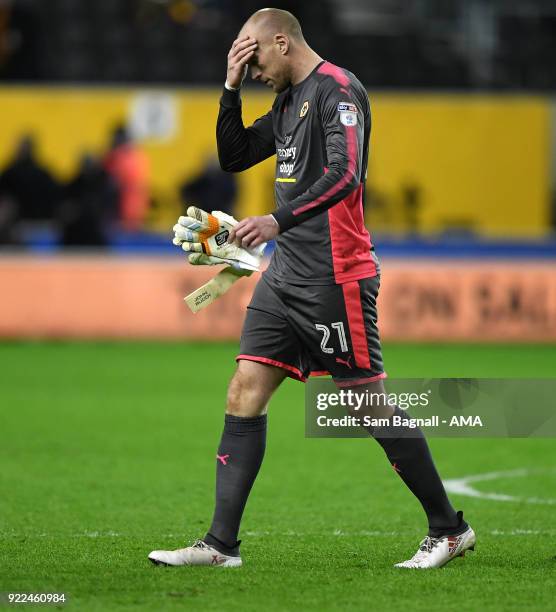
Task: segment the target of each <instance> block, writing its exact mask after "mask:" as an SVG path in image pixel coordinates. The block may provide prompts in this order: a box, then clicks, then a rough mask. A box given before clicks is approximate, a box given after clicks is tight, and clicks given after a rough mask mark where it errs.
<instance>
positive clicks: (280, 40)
mask: <svg viewBox="0 0 556 612" xmlns="http://www.w3.org/2000/svg"><path fill="white" fill-rule="evenodd" d="M274 44H275V45H277V46H278V50H279V51H280V53H281V54H282V55H286V53H287V52H288V50H289V48H290V40H289V38H288V37H287V36H286V35H285V34H275V35H274Z"/></svg>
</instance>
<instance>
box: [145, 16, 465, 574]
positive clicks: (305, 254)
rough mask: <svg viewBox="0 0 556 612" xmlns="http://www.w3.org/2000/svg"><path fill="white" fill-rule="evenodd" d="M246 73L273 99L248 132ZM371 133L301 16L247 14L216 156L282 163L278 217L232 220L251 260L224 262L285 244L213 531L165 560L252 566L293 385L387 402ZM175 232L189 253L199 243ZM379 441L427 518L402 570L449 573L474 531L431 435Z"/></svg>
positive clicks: (237, 410)
mask: <svg viewBox="0 0 556 612" xmlns="http://www.w3.org/2000/svg"><path fill="white" fill-rule="evenodd" d="M247 70H249V71H250V73H251V77H252V78H253V79H254V80H256V81H260V82H262V83H264V84H265V85H266V86H267V87H270V88H271V89H272V90H273V91H274V92H275V93H276V97H275V100H274V103H273V105H272V109H271V110H270V111H269V112H268V113H267V114H266V115H264V116H263V117H261V118H259V119H258V120H257V121H255V123H254V124H253V125H251V126H250V127H247V128H246V127H244V125H243V121H242V110H241V97H240V87H241V84H242V81H243V78H244V76H245V73H246V72H247ZM370 129H371V116H370V108H369V100H368V96H367V92H366V91H365V89H364V88H363V86H362V85H361V83H360V82H359V81H358V80H357V78H356V77H355V76H354V75H353V74H352V73H350V72H349V71H347V70H345V69H343V68H339V67H337V66H335V65H333V64H331V63H330V62H327V61H324V60H323V59H322V58H320V57H319V56H318V55H317V54H316V53H315V52H314V51H313V50H312V49H311V48H310V47H309V46H308V45H307V43H306V42H305V39H304V38H303V35H302V32H301V28H300V25H299V22H298V21H297V20H296V19H295V17H294V16H293V15H291V14H290V13H288V12H286V11H282V10H278V9H263V10H261V11H258V12H257V13H255V14H254V15H252V16H251V17H250V18H249V20H248V21H247V22H246V23H245V25H244V26H243V28H242V30H241V32H240V33H239V36H238V38H237V39H236V40H235V41H234V43H233V44H232V47H231V50H230V52H229V54H228V72H227V79H226V83H225V88H224V91H223V93H222V97H221V100H220V112H219V116H218V121H217V142H218V153H219V159H220V164H221V166H222V168H223V169H224V170H227V171H229V172H240V171H243V170H246V169H247V168H250V167H251V166H253V165H255V164H257V163H259V162H261V161H263V160H264V159H267V158H268V157H271V156H274V155H276V173H275V199H276V210H275V211H274V212H273V213H272V214H271V215H265V216H261V217H250V218H248V219H244V220H242V221H240V222H239V223H237V224H235V225H234V224H233V223H232V226H231V227H230V228H229V229H228V236H227V239H228V240H227V244H228V245H229V246H230V247H233V248H236V249H237V248H238V247H240V248H241V249H242V250H243V252H242V251H237V250H236V251H235V252H234V251H233V250H231V251H229V252H227V255H226V253H224V252H222V253H221V255H223V259H229V260H230V261H231V262H232V265H234V266H236V268H239V269H240V270H242V272H244V271H247V272H248V271H249V270H245V269H244V267H245V265H249V263H251V264H252V268H251V269H254V268H256V267H257V266H256V265H254V264H253V261H252V260H249V261H247V259H249V257H254V258H255V259H256V258H257V257H258V256H260V251H259V252H257V249H260V248H261V246H262V245H264V243H265V242H266V241H268V240H271V239H276V250H275V252H274V255H273V257H272V260H271V262H270V265H269V268H268V270H267V271H266V272H265V273H264V274H263V276H262V278H261V279H260V280H259V283H258V284H257V287H256V289H255V292H254V294H253V297H252V300H251V303H250V305H249V307H248V309H247V315H246V318H245V322H244V326H243V331H242V334H241V343H240V352H239V355H238V356H237V361H238V367H237V370H236V373H235V374H234V376H233V378H232V380H231V382H230V386H229V390H228V399H227V408H226V415H225V422H224V432H223V434H222V438H221V442H220V446H219V448H218V451H217V454H216V505H215V510H214V515H213V519H212V524H211V525H210V527H209V529H208V532H207V533H206V535H205V536H204V537H203V539H202V540H198V541H197V542H195V544H193V545H192V546H189V547H186V548H181V549H177V550H173V551H163V550H158V551H153V552H152V553H151V554H150V555H149V558H150V559H151V560H152V561H153V562H154V563H158V564H164V565H214V566H222V567H234V566H235V567H237V566H240V565H241V564H242V559H241V556H240V542H239V540H238V534H239V527H240V521H241V517H242V514H243V510H244V507H245V504H246V502H247V498H248V495H249V492H250V490H251V487H252V485H253V483H254V481H255V478H256V476H257V473H258V471H259V467H260V465H261V463H262V460H263V455H264V451H265V440H266V429H267V414H266V413H267V406H268V403H269V401H270V399H271V397H272V394H273V393H274V391H275V390H276V388H277V387H278V386H279V385H280V384H281V382H282V381H283V380H284V378H285V377H287V376H289V377H292V378H294V379H296V380H300V381H305V380H306V378H307V377H308V376H309V375H310V374H311V373H315V372H317V373H330V374H331V375H332V377H333V379H334V381H335V383H336V384H337V385H338V386H339V387H350V388H354V389H368V390H369V392H370V393H376V394H381V393H382V394H383V393H385V391H384V385H383V378H385V376H386V375H385V373H384V368H383V363H382V354H381V347H380V340H379V334H378V329H377V305H376V298H377V295H378V289H379V283H380V270H379V265H378V260H377V258H376V256H375V253H374V248H373V246H372V244H371V240H370V236H369V234H368V232H367V230H366V229H365V226H364V222H363V194H364V185H365V179H366V174H367V158H368V153H369V135H370ZM191 212H194V211H191ZM187 223H189V222H186V224H187ZM214 223H216V222H214ZM184 229H187V231H192V230H191V228H190V227H189V226H188V227H187V228H184ZM178 230H179V231H180V232H181V230H180V228H178ZM218 231H220V228H219V230H218ZM178 233H179V232H177V235H176V239H177V241H178V243H180V244H182V243H183V242H191V241H187V240H185V238H184V237H183V236H185V234H184V233H181V234H179V235H178ZM215 235H216V234H215ZM221 238H222V237H221ZM221 238H220V240H221ZM194 242H196V244H197V246H196V247H195V249H197V251H199V253H200V255H199V254H198V255H194V256H193V259H194V261H195V262H196V263H201V264H202V263H216V262H217V261H218V259H210V257H214V256H215V255H214V254H213V255H211V254H210V251H211V244H208V245H205V248H203V246H202V240H201V246H199V240H197V241H194ZM214 242H215V240H214ZM189 246H190V245H186V248H189ZM207 246H208V249H207V248H206V247H207ZM189 250H191V249H190V248H189ZM232 269H233V268H232ZM392 414H397V415H404V412H403V411H401V410H400V409H399V408H397V407H396V408H392V407H390V406H384V405H383V406H378V407H376V412H375V414H374V415H373V416H379V417H387V418H389V417H390V416H391V415H392ZM370 433H371V434H372V435H373V437H374V438H375V439H376V440H377V442H378V443H379V444H380V445H381V446H382V448H383V449H384V451H385V453H386V456H387V458H388V460H389V461H390V463H391V465H392V466H393V468H394V469H395V470H396V472H397V473H398V474H399V476H400V478H401V480H402V481H403V482H404V484H405V485H406V486H407V487H409V489H410V490H411V492H412V493H413V494H414V495H415V496H416V498H417V499H418V500H419V502H420V503H421V505H422V507H423V510H424V512H425V515H426V519H427V524H428V533H427V535H426V536H425V538H424V539H423V541H422V542H421V544H420V545H419V547H418V550H417V552H416V553H415V554H414V555H413V556H412V557H411V558H409V559H408V560H406V561H403V562H401V563H398V564H397V567H402V568H419V569H421V568H435V567H440V566H442V565H444V564H446V563H448V562H449V561H451V560H452V559H453V558H454V557H456V556H462V555H463V554H464V553H465V551H466V550H467V549H471V548H473V546H474V544H475V534H474V532H473V530H472V529H471V527H469V525H468V524H467V523H466V522H465V520H464V519H463V515H462V513H461V512H456V511H455V510H454V508H453V507H452V505H451V504H450V501H449V500H448V497H447V495H446V492H445V490H444V487H443V485H442V481H441V480H440V477H439V475H438V473H437V471H436V468H435V466H434V463H433V460H432V457H431V454H430V452H429V449H428V445H427V442H426V440H425V438H424V436H423V435H422V433H421V432H419V430H417V433H416V430H414V429H413V430H408V429H407V428H405V427H396V428H394V427H393V426H389V427H384V428H380V430H378V431H372V432H370ZM387 519H388V517H384V520H385V521H386V520H387Z"/></svg>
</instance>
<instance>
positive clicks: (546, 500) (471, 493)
mask: <svg viewBox="0 0 556 612" xmlns="http://www.w3.org/2000/svg"><path fill="white" fill-rule="evenodd" d="M546 472H549V473H553V471H552V470H528V469H525V468H520V469H516V470H507V471H503V472H486V473H485V474H473V475H471V476H464V477H463V478H450V479H448V480H444V487H445V488H446V491H447V492H448V493H455V494H457V495H465V496H467V497H475V498H478V499H489V500H493V501H502V502H518V503H525V504H548V505H554V504H556V499H552V498H550V497H520V496H516V495H506V494H505V493H489V492H487V491H479V490H478V489H475V487H473V486H472V484H471V483H474V482H483V481H487V480H497V479H498V478H524V477H526V476H529V475H531V474H534V473H546Z"/></svg>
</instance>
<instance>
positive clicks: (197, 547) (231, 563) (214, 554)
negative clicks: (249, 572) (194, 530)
mask: <svg viewBox="0 0 556 612" xmlns="http://www.w3.org/2000/svg"><path fill="white" fill-rule="evenodd" d="M149 559H150V560H151V561H152V562H153V563H154V564H156V565H215V566H218V567H241V557H230V556H229V555H224V554H223V553H221V552H218V551H217V550H216V548H213V547H212V546H210V545H209V544H207V543H206V542H203V540H197V541H196V542H195V544H193V546H188V547H187V548H178V549H177V550H153V551H152V553H150V554H149Z"/></svg>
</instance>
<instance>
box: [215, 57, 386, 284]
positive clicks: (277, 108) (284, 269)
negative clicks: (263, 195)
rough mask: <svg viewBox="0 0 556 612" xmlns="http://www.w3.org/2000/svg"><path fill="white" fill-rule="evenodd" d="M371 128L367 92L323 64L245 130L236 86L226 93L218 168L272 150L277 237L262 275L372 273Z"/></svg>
mask: <svg viewBox="0 0 556 612" xmlns="http://www.w3.org/2000/svg"><path fill="white" fill-rule="evenodd" d="M370 131H371V113H370V106H369V99H368V96H367V92H366V91H365V88H364V87H363V86H362V85H361V83H360V82H359V81H358V80H357V78H356V77H355V76H354V75H353V74H352V73H350V72H348V71H347V70H344V69H342V68H339V67H337V66H334V65H333V64H331V63H329V62H321V63H320V64H319V65H318V66H316V68H315V69H314V70H313V71H312V72H311V74H309V76H308V77H307V78H306V79H304V80H303V81H302V82H300V83H298V84H297V85H293V86H291V87H289V88H288V89H287V90H285V91H284V92H282V93H280V94H278V95H277V96H276V99H275V100H274V104H273V105H272V110H271V111H270V112H268V113H267V114H266V115H264V116H263V117H260V118H259V119H257V120H256V121H255V123H254V124H253V125H251V126H250V127H247V128H246V127H245V126H244V124H243V120H242V116H241V98H240V94H239V91H229V90H227V89H225V90H224V93H223V95H222V98H221V100H220V112H219V115H218V122H217V128H216V137H217V143H218V155H219V159H220V165H221V167H222V169H223V170H226V171H229V172H241V171H243V170H246V169H247V168H250V167H251V166H253V165H255V164H257V163H259V162H261V161H263V160H264V159H267V158H268V157H270V156H271V155H276V173H275V200H276V210H275V211H274V212H273V213H272V214H273V216H274V218H275V219H276V221H277V222H278V225H279V226H280V234H279V235H278V236H277V238H276V249H275V251H274V254H273V257H272V260H271V263H270V265H269V268H268V270H267V272H266V274H269V275H273V276H275V277H277V278H279V279H281V280H283V281H285V282H289V283H292V284H301V285H328V284H339V283H345V282H350V281H354V280H358V279H361V278H366V277H370V276H375V275H376V274H377V268H378V261H377V259H376V257H375V255H374V249H373V247H372V244H371V239H370V236H369V233H368V232H367V230H366V228H365V225H364V221H363V194H364V184H365V179H366V173H367V161H368V154H369V136H370Z"/></svg>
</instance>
